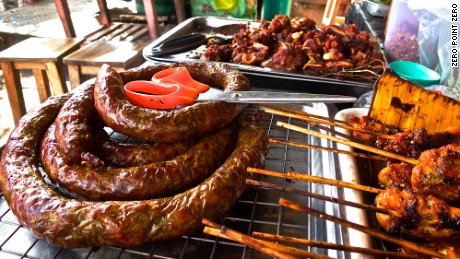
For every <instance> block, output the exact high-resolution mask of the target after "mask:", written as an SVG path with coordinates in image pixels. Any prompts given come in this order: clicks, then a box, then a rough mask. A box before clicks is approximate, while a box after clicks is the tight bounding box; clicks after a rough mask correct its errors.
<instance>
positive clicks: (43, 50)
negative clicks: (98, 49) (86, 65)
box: [0, 38, 83, 124]
mask: <svg viewBox="0 0 460 259" xmlns="http://www.w3.org/2000/svg"><path fill="white" fill-rule="evenodd" d="M82 42H83V40H78V39H73V38H66V39H51V38H29V39H26V40H23V41H21V42H19V43H17V44H15V45H13V46H11V47H9V48H7V49H5V50H4V51H2V52H0V63H1V68H2V70H3V77H4V79H5V85H6V91H7V93H8V100H9V102H10V106H11V111H12V113H13V119H14V122H15V124H17V123H18V121H19V119H20V118H21V117H22V116H23V115H24V114H25V113H26V107H25V102H24V95H23V92H22V86H21V80H20V75H19V70H21V69H31V70H32V72H33V74H34V77H35V80H36V83H37V90H38V95H39V98H40V102H43V101H45V100H46V99H47V98H48V97H50V96H51V93H52V94H53V95H59V94H62V93H64V92H67V87H66V84H65V74H64V71H63V70H62V58H63V57H64V56H66V55H68V54H69V53H71V52H72V51H74V50H76V49H77V48H79V45H80V44H81V43H82Z"/></svg>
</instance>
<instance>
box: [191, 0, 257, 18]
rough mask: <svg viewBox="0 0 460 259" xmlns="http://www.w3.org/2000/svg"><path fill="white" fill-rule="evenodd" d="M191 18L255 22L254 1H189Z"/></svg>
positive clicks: (255, 2) (255, 8) (255, 4)
mask: <svg viewBox="0 0 460 259" xmlns="http://www.w3.org/2000/svg"><path fill="white" fill-rule="evenodd" d="M190 3H191V7H192V15H193V16H221V17H231V18H243V19H252V20H255V19H256V17H257V1H256V0H191V2H190Z"/></svg>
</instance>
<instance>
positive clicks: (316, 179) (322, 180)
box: [247, 167, 383, 193]
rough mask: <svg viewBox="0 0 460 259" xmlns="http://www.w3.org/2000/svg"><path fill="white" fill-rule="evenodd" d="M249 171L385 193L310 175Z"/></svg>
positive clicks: (259, 170) (261, 170) (260, 170)
mask: <svg viewBox="0 0 460 259" xmlns="http://www.w3.org/2000/svg"><path fill="white" fill-rule="evenodd" d="M247 170H248V172H250V173H257V174H263V175H270V176H276V177H281V178H287V179H292V180H301V181H306V182H314V183H321V184H329V185H333V186H338V187H345V188H350V189H354V190H360V191H366V192H371V193H379V192H381V191H383V190H382V189H378V188H374V187H370V186H365V185H360V184H356V183H349V182H343V181H339V180H336V179H329V178H324V177H319V176H313V175H308V174H301V173H297V172H287V173H285V174H284V173H279V172H274V171H268V170H264V169H259V168H253V167H248V169H247Z"/></svg>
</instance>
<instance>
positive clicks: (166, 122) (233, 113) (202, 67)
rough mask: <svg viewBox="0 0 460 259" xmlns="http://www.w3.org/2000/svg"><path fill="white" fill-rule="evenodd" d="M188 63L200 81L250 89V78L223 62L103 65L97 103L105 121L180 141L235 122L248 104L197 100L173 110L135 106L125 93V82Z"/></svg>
mask: <svg viewBox="0 0 460 259" xmlns="http://www.w3.org/2000/svg"><path fill="white" fill-rule="evenodd" d="M173 66H185V67H186V68H187V70H189V72H190V75H191V76H192V77H193V78H194V79H195V80H197V81H200V82H202V83H205V84H208V85H210V86H214V87H218V88H224V90H225V91H235V90H239V91H246V90H250V83H249V80H248V79H247V78H246V77H245V76H244V75H243V74H242V73H241V72H239V71H238V70H237V69H235V68H233V67H231V66H229V65H225V64H219V63H209V64H208V63H193V64H188V63H186V64H185V63H184V64H180V63H179V64H177V63H175V64H167V65H157V66H152V67H146V68H142V69H138V70H131V71H126V72H120V73H119V72H117V71H115V70H114V69H113V68H111V67H110V66H103V67H102V68H101V70H100V72H99V74H98V76H97V78H96V82H95V89H94V97H95V98H94V99H95V106H96V109H97V110H98V112H99V114H100V115H101V117H102V119H103V121H104V122H105V123H106V124H107V125H108V126H109V127H111V128H112V129H113V130H115V131H116V132H119V133H122V134H124V135H126V136H129V137H132V138H139V139H142V140H146V141H154V142H177V141H182V140H185V139H191V138H194V137H199V136H203V135H205V134H206V133H209V132H213V131H215V130H217V129H219V128H221V127H223V126H225V125H227V124H229V123H230V122H232V121H233V119H235V118H236V117H237V116H238V115H239V114H241V112H242V111H243V110H244V108H245V107H246V105H243V104H230V103H224V102H204V103H195V104H193V105H190V106H186V107H182V108H180V109H172V110H156V109H148V108H143V107H139V106H135V105H132V104H131V103H130V102H129V101H128V100H127V99H126V97H125V95H124V92H123V86H124V84H126V83H128V82H130V81H134V80H150V79H151V78H152V76H153V75H154V74H155V73H156V72H159V71H161V70H164V69H167V68H170V67H173Z"/></svg>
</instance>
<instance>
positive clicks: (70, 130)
mask: <svg viewBox="0 0 460 259" xmlns="http://www.w3.org/2000/svg"><path fill="white" fill-rule="evenodd" d="M99 121H101V120H100V119H99V118H98V114H97V111H96V109H95V108H94V85H93V84H86V85H83V86H80V87H78V88H76V89H75V90H74V94H73V96H72V97H71V98H70V99H69V100H68V101H67V102H66V103H65V104H64V105H63V107H62V109H61V110H60V112H59V114H58V116H57V118H56V130H55V132H56V139H57V144H58V149H59V151H60V153H61V154H62V158H63V159H64V160H65V161H66V162H67V163H81V162H82V154H83V153H85V152H90V153H92V152H93V151H94V136H93V131H92V127H93V126H92V124H94V123H95V122H99Z"/></svg>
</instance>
